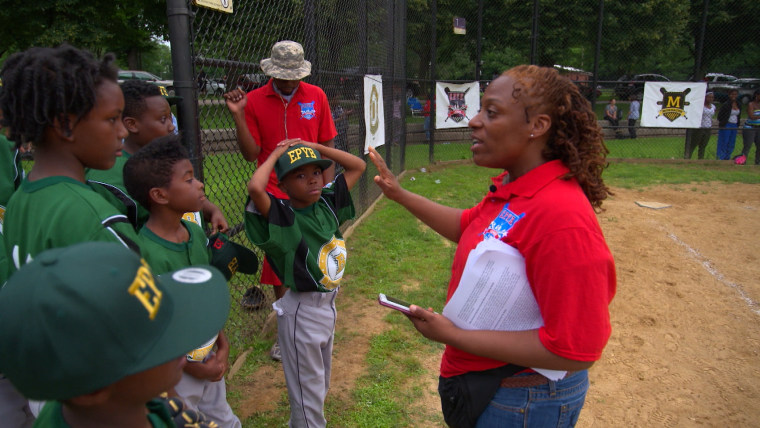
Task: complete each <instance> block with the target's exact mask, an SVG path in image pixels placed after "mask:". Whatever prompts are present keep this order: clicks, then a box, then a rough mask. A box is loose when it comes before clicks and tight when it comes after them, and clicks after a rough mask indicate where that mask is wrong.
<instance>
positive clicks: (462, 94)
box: [435, 82, 480, 129]
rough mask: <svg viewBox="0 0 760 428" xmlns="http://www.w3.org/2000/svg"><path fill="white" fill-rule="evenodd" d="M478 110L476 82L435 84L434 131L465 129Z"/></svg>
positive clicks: (478, 96) (478, 95) (478, 99)
mask: <svg viewBox="0 0 760 428" xmlns="http://www.w3.org/2000/svg"><path fill="white" fill-rule="evenodd" d="M479 110H480V92H479V90H478V82H470V83H446V82H435V129H446V128H466V127H467V123H468V122H469V121H470V119H472V118H473V116H475V115H476V114H477V113H478V111H479Z"/></svg>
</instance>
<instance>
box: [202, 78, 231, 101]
mask: <svg viewBox="0 0 760 428" xmlns="http://www.w3.org/2000/svg"><path fill="white" fill-rule="evenodd" d="M206 90H207V91H208V92H209V93H212V94H214V95H216V96H218V97H221V96H222V95H224V93H225V92H227V85H226V84H225V83H224V80H223V79H207V80H206Z"/></svg>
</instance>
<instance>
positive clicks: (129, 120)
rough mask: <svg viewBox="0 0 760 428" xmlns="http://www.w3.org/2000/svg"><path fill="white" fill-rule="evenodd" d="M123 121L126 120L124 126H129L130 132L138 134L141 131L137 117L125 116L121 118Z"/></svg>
mask: <svg viewBox="0 0 760 428" xmlns="http://www.w3.org/2000/svg"><path fill="white" fill-rule="evenodd" d="M121 121H122V122H124V127H125V128H127V131H129V133H130V134H137V133H138V132H139V129H138V127H137V119H135V118H134V117H132V116H124V117H122V118H121Z"/></svg>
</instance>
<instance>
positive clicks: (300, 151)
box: [288, 147, 317, 165]
mask: <svg viewBox="0 0 760 428" xmlns="http://www.w3.org/2000/svg"><path fill="white" fill-rule="evenodd" d="M288 156H290V164H291V165H292V164H293V163H295V162H297V161H298V160H300V159H301V157H307V158H314V159H317V154H316V153H314V149H312V148H309V147H297V148H295V149H293V150H291V151H289V152H288Z"/></svg>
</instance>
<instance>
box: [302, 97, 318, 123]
mask: <svg viewBox="0 0 760 428" xmlns="http://www.w3.org/2000/svg"><path fill="white" fill-rule="evenodd" d="M315 102H316V101H312V102H310V103H298V105H299V106H301V119H307V120H310V119H311V118H313V117H314V116H316V115H317V111H316V110H314V103H315Z"/></svg>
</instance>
